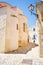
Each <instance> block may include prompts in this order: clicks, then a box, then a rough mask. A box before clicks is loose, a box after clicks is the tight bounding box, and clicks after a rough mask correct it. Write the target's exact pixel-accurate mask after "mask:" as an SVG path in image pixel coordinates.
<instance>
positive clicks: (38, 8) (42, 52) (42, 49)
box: [36, 1, 43, 57]
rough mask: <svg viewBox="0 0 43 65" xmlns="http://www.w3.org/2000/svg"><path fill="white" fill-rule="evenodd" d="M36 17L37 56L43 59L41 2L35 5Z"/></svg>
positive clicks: (42, 11) (42, 13) (42, 10)
mask: <svg viewBox="0 0 43 65" xmlns="http://www.w3.org/2000/svg"><path fill="white" fill-rule="evenodd" d="M36 13H37V14H38V17H37V21H36V22H37V23H36V25H37V31H38V37H39V56H40V57H43V1H41V2H39V3H37V4H36Z"/></svg>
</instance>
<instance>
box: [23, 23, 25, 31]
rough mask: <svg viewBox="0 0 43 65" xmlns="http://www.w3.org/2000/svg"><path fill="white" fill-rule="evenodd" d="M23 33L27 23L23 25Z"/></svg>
mask: <svg viewBox="0 0 43 65" xmlns="http://www.w3.org/2000/svg"><path fill="white" fill-rule="evenodd" d="M23 31H24V32H25V23H23Z"/></svg>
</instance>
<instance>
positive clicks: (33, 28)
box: [29, 26, 39, 44]
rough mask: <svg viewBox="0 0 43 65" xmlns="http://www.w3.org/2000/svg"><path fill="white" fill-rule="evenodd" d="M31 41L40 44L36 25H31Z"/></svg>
mask: <svg viewBox="0 0 43 65" xmlns="http://www.w3.org/2000/svg"><path fill="white" fill-rule="evenodd" d="M29 42H32V43H36V44H39V42H38V34H37V29H36V26H30V27H29Z"/></svg>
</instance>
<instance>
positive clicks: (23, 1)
mask: <svg viewBox="0 0 43 65" xmlns="http://www.w3.org/2000/svg"><path fill="white" fill-rule="evenodd" d="M0 1H2V2H3V1H4V2H7V3H9V4H11V5H13V6H17V7H19V8H20V9H22V10H23V12H24V15H26V16H27V17H28V26H33V25H36V17H35V16H34V15H31V13H30V12H29V10H28V6H29V5H30V4H33V5H34V6H35V5H36V2H40V0H0ZM35 10H36V9H34V12H35Z"/></svg>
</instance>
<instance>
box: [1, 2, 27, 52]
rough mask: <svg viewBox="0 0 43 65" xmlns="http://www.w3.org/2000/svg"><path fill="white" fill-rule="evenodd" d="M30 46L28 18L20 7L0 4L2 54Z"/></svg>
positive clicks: (4, 3)
mask: <svg viewBox="0 0 43 65" xmlns="http://www.w3.org/2000/svg"><path fill="white" fill-rule="evenodd" d="M27 44H28V26H27V17H26V16H25V15H24V14H23V12H22V10H20V9H19V8H18V7H15V6H11V5H10V4H8V3H6V2H0V52H9V51H13V50H16V49H18V47H19V46H23V45H27Z"/></svg>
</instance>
